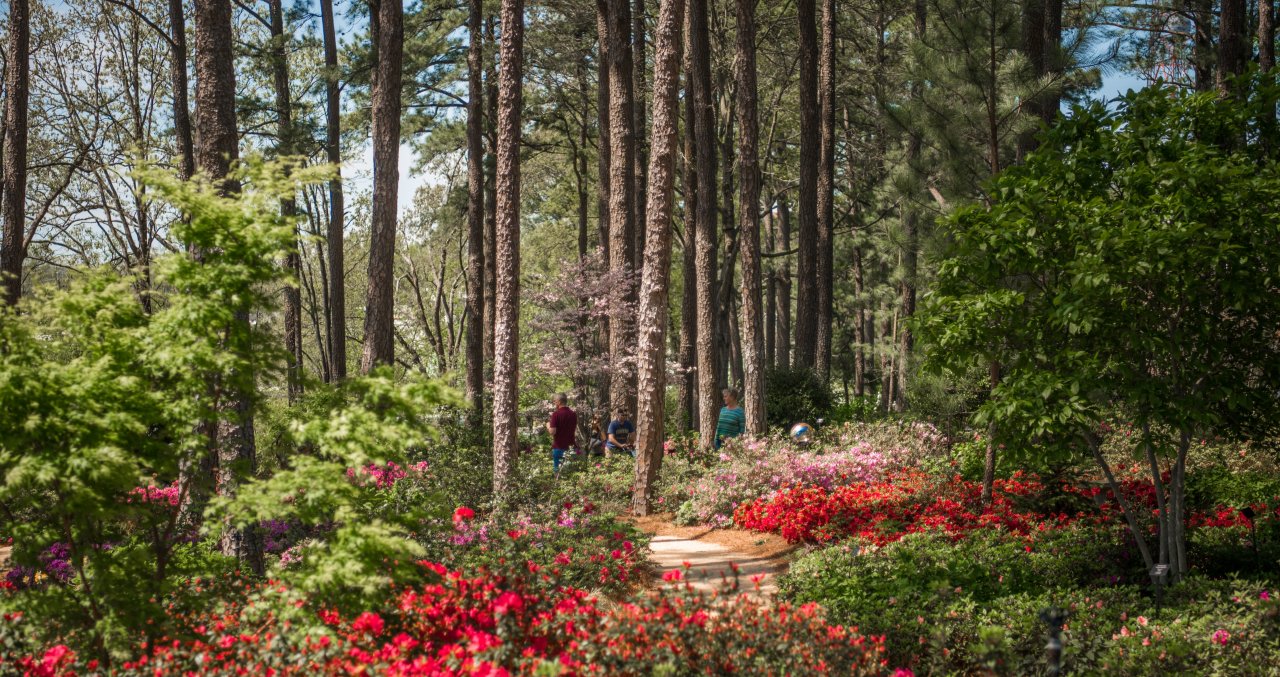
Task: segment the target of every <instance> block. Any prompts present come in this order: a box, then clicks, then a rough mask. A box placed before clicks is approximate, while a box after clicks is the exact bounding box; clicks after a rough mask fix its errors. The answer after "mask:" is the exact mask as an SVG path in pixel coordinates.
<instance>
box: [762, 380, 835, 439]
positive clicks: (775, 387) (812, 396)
mask: <svg viewBox="0 0 1280 677" xmlns="http://www.w3.org/2000/svg"><path fill="white" fill-rule="evenodd" d="M764 389H765V390H764V392H765V405H764V406H765V410H766V411H767V412H768V415H769V426H770V427H773V428H785V427H786V426H789V425H791V424H792V423H795V422H796V421H808V422H809V423H811V424H813V423H816V421H817V419H819V418H822V417H825V416H826V415H827V414H828V412H830V411H831V390H830V389H829V388H828V387H827V386H826V384H824V383H823V382H822V379H820V378H818V376H817V374H815V373H814V372H813V371H812V370H810V369H800V368H796V369H770V370H768V371H766V372H765V375H764Z"/></svg>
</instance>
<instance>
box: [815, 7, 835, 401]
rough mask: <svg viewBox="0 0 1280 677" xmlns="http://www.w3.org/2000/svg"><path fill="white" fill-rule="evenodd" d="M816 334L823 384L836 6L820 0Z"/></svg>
mask: <svg viewBox="0 0 1280 677" xmlns="http://www.w3.org/2000/svg"><path fill="white" fill-rule="evenodd" d="M818 90H819V92H818V107H819V118H820V119H819V148H818V193H817V211H818V231H817V235H818V239H817V253H818V261H817V271H816V273H817V280H816V282H817V288H818V298H817V300H818V303H817V305H818V307H817V323H818V331H817V334H816V337H815V341H814V370H815V371H817V372H818V377H819V378H821V379H822V381H823V383H826V382H827V380H828V379H829V378H830V375H831V340H832V338H831V330H832V312H833V310H834V305H833V297H834V294H835V239H834V234H835V190H836V183H835V177H836V3H835V0H822V51H821V54H819V58H818Z"/></svg>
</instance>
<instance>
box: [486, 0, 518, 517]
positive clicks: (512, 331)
mask: <svg viewBox="0 0 1280 677" xmlns="http://www.w3.org/2000/svg"><path fill="white" fill-rule="evenodd" d="M501 17H502V18H501V20H502V44H501V46H500V48H499V59H500V62H501V64H502V68H501V71H500V74H499V76H498V148H497V150H498V164H497V176H496V192H497V205H496V208H497V214H498V223H497V238H496V239H495V245H496V246H495V248H494V252H493V253H494V256H495V257H496V259H497V261H498V262H499V266H498V277H497V288H496V298H495V299H494V303H495V304H496V312H495V321H496V322H495V325H494V368H493V489H494V492H495V493H496V494H497V495H498V496H504V495H506V494H507V492H508V490H509V489H510V486H511V482H512V474H513V473H514V472H515V464H516V453H517V443H518V441H519V436H518V435H517V429H516V426H517V425H518V422H517V416H518V411H517V409H518V406H519V394H518V390H517V389H518V387H519V379H520V363H519V358H520V114H521V108H522V106H523V98H524V97H523V91H522V90H523V85H524V63H523V62H524V0H502V10H501Z"/></svg>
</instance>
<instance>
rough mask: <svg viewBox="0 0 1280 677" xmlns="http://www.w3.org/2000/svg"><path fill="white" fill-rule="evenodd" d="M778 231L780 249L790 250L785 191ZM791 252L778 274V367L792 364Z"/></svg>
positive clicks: (783, 261)
mask: <svg viewBox="0 0 1280 677" xmlns="http://www.w3.org/2000/svg"><path fill="white" fill-rule="evenodd" d="M778 231H779V232H780V233H781V238H782V251H784V252H790V251H791V204H790V203H789V202H788V201H787V195H786V193H783V194H782V195H779V196H778ZM791 287H792V279H791V254H787V255H786V256H784V257H783V258H782V271H781V272H780V273H779V274H778V368H779V369H790V368H791V367H792V366H793V362H792V350H791V325H792V322H791Z"/></svg>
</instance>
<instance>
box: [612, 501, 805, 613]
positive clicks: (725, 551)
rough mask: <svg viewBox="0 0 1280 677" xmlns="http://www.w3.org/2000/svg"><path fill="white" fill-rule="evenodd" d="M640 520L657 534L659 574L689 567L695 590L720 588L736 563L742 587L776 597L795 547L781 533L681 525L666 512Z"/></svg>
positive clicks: (653, 552)
mask: <svg viewBox="0 0 1280 677" xmlns="http://www.w3.org/2000/svg"><path fill="white" fill-rule="evenodd" d="M635 524H636V526H637V527H638V528H639V529H641V530H642V531H645V532H648V533H650V534H652V536H651V538H650V541H649V558H650V560H652V562H653V563H654V567H655V569H656V574H657V576H658V577H659V578H660V577H661V576H662V575H663V574H665V573H667V572H668V571H676V570H679V571H684V572H685V574H684V576H685V579H686V580H688V581H689V583H690V584H691V585H692V586H693V587H694V589H696V590H700V591H704V592H712V591H715V590H718V589H720V586H721V584H722V583H723V582H725V581H730V580H732V579H733V568H732V565H733V564H737V566H738V577H739V578H738V583H739V586H740V589H741V590H742V591H744V592H747V593H748V594H750V595H754V596H758V597H760V598H762V599H765V600H769V599H772V598H773V595H774V594H775V593H776V592H777V590H778V585H777V576H778V574H781V573H782V572H784V571H786V569H787V564H788V555H790V553H791V552H792V551H793V550H795V547H794V546H791V545H788V544H787V543H786V542H785V541H783V540H782V539H781V538H779V537H777V536H776V535H772V534H755V533H749V532H744V531H740V530H737V529H711V528H708V527H680V526H676V525H675V524H672V523H671V522H670V519H669V516H665V515H659V516H655V517H648V518H637V519H636V520H635ZM686 562H687V563H688V564H689V567H688V569H687V571H686V567H685V563H686ZM757 577H758V578H759V584H758V585H757V583H756V581H755V580H754V579H756V578H757Z"/></svg>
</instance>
